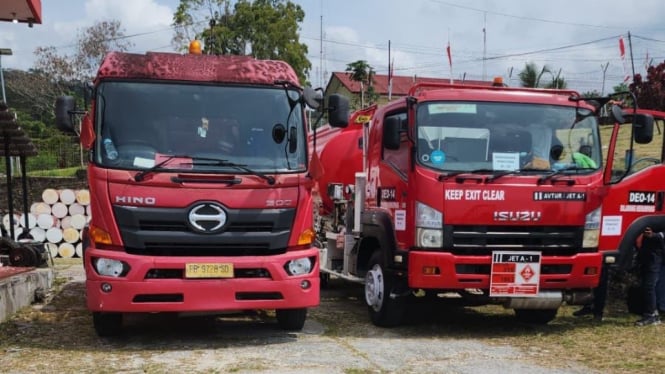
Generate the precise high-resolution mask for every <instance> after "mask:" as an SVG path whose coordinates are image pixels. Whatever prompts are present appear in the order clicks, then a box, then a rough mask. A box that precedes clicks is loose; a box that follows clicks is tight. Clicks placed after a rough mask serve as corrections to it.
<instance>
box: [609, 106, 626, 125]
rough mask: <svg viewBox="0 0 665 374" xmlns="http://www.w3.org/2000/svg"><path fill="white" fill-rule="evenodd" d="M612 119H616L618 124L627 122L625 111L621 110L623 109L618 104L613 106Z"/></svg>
mask: <svg viewBox="0 0 665 374" xmlns="http://www.w3.org/2000/svg"><path fill="white" fill-rule="evenodd" d="M612 118H614V121H615V122H618V123H625V122H626V119H625V118H624V116H623V109H621V107H620V106H618V105H616V104H613V105H612Z"/></svg>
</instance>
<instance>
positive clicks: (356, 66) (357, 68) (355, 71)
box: [346, 60, 374, 108]
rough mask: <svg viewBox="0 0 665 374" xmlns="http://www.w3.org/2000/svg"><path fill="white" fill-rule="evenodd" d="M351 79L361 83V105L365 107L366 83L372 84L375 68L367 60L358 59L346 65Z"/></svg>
mask: <svg viewBox="0 0 665 374" xmlns="http://www.w3.org/2000/svg"><path fill="white" fill-rule="evenodd" d="M346 72H347V73H348V76H349V79H351V80H352V81H355V82H358V83H360V107H361V108H364V107H365V83H367V85H368V86H371V85H372V79H373V76H374V69H373V68H372V67H371V66H370V64H369V63H367V61H365V60H358V61H355V62H352V63H350V64H347V65H346Z"/></svg>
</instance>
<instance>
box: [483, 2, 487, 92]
mask: <svg viewBox="0 0 665 374" xmlns="http://www.w3.org/2000/svg"><path fill="white" fill-rule="evenodd" d="M486 60H487V12H485V16H484V21H483V81H485V80H486V79H487V68H486V67H485V61H486Z"/></svg>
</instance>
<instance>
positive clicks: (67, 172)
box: [28, 166, 81, 177]
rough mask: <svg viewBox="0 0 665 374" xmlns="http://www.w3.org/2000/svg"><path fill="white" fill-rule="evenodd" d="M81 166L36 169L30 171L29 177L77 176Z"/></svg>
mask: <svg viewBox="0 0 665 374" xmlns="http://www.w3.org/2000/svg"><path fill="white" fill-rule="evenodd" d="M80 169H81V167H79V166H76V167H71V168H64V169H50V170H34V171H29V172H28V176H29V177H75V176H76V172H77V171H78V170H80Z"/></svg>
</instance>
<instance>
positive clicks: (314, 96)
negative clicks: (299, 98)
mask: <svg viewBox="0 0 665 374" xmlns="http://www.w3.org/2000/svg"><path fill="white" fill-rule="evenodd" d="M303 100H305V104H307V106H308V107H310V108H312V109H314V110H317V109H319V107H320V106H321V102H322V101H323V95H321V92H320V91H318V90H315V89H313V88H312V87H305V88H304V89H303Z"/></svg>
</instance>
